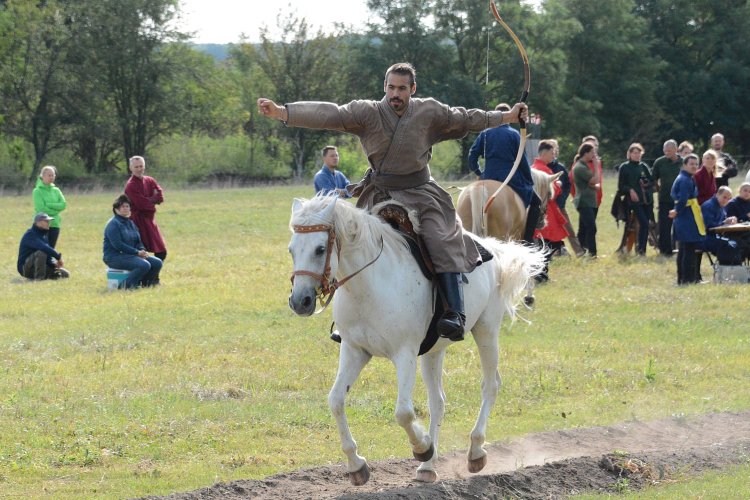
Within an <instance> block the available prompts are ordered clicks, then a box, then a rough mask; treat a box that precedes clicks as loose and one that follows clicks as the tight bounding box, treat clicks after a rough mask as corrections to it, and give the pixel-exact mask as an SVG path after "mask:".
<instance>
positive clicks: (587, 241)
mask: <svg viewBox="0 0 750 500" xmlns="http://www.w3.org/2000/svg"><path fill="white" fill-rule="evenodd" d="M576 210H578V242H579V243H580V244H581V247H583V248H584V249H585V250H587V251H588V252H589V255H591V256H592V257H593V256H595V255H596V215H597V213H598V212H599V209H598V208H576Z"/></svg>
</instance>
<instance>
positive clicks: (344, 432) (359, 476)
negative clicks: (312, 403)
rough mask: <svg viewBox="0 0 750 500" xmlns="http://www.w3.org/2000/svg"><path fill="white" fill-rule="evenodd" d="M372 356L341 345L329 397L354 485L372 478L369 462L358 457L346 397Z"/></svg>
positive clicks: (343, 344)
mask: <svg viewBox="0 0 750 500" xmlns="http://www.w3.org/2000/svg"><path fill="white" fill-rule="evenodd" d="M371 357H372V356H370V355H369V354H367V353H365V352H362V351H360V350H358V349H355V348H353V347H351V346H350V345H349V344H347V343H346V342H343V343H342V344H341V351H340V354H339V371H338V374H336V382H334V384H333V387H332V388H331V392H330V394H328V406H329V408H330V409H331V413H333V417H334V418H335V419H336V427H337V428H338V431H339V437H340V438H341V451H343V452H344V454H345V455H346V461H347V464H346V470H347V471H348V472H349V480H350V481H351V482H352V484H353V485H354V486H362V485H363V484H365V483H366V482H367V480H368V479H370V470H369V469H368V468H367V460H365V459H364V457H360V456H359V455H358V454H357V443H356V441H354V438H353V437H352V434H351V432H350V431H349V424H348V423H347V422H346V408H345V405H346V394H347V393H348V392H349V390H350V389H351V388H352V385H354V382H355V381H356V380H357V377H359V374H360V373H361V372H362V369H363V368H364V367H365V365H367V363H368V362H369V361H370V358H371Z"/></svg>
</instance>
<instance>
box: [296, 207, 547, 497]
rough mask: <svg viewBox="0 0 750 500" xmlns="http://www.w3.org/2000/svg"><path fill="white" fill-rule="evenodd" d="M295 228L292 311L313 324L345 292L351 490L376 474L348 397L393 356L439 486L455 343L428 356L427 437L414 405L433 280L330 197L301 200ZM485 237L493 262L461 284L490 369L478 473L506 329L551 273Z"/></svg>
mask: <svg viewBox="0 0 750 500" xmlns="http://www.w3.org/2000/svg"><path fill="white" fill-rule="evenodd" d="M290 226H291V227H292V229H293V231H294V235H293V236H292V239H291V242H290V243H289V252H290V253H291V254H292V259H293V261H294V272H293V274H292V279H293V288H292V293H291V295H290V296H289V306H290V308H291V309H292V310H293V311H294V312H295V313H297V314H298V315H299V316H310V315H311V314H313V312H314V310H315V307H316V298H321V301H322V294H323V292H331V291H336V289H337V287H338V286H341V288H340V289H338V293H337V294H336V295H335V299H334V300H333V307H334V309H333V317H334V320H335V321H336V325H337V327H338V330H339V334H340V335H341V350H340V357H339V369H338V374H337V375H336V382H335V383H334V385H333V388H332V389H331V392H330V394H329V397H328V404H329V406H330V408H331V412H332V413H333V416H334V417H335V419H336V425H337V427H338V431H339V435H340V437H341V449H342V451H343V452H344V454H345V455H346V458H347V470H348V472H349V478H350V480H351V482H352V483H353V484H354V485H355V486H358V485H362V484H365V483H366V482H367V480H368V479H369V475H370V472H369V469H368V467H367V462H366V460H365V458H364V457H362V456H360V455H358V454H357V444H356V442H355V441H354V439H353V438H352V435H351V433H350V431H349V426H348V424H347V421H346V413H345V408H344V406H345V399H346V395H347V393H348V392H349V390H350V389H351V388H352V386H353V385H354V382H355V381H356V380H357V377H358V376H359V374H360V372H361V371H362V369H363V368H364V367H365V365H367V363H368V362H369V361H370V359H371V358H372V356H379V357H384V358H388V359H390V360H391V362H392V363H393V364H394V366H395V368H396V374H397V377H398V400H397V402H396V412H395V417H396V422H397V423H398V424H399V425H400V426H401V427H403V428H404V430H405V431H406V434H407V436H408V438H409V442H410V443H411V446H412V452H413V454H414V456H415V458H417V460H419V461H421V462H423V463H422V464H421V465H420V467H419V468H418V470H417V474H416V479H417V480H418V481H425V482H433V481H435V480H437V474H436V473H435V458H436V457H435V453H434V451H435V450H436V449H437V444H438V436H439V431H440V425H441V423H442V420H443V415H444V413H445V394H444V392H443V386H442V373H443V358H444V356H445V349H446V348H447V347H448V346H449V345H450V344H451V343H452V342H451V341H450V340H448V339H443V338H440V339H438V341H437V343H436V344H435V345H434V346H433V347H432V349H431V350H430V351H429V352H427V353H426V354H424V355H423V356H422V363H421V367H422V377H423V379H424V382H425V385H426V386H427V393H428V404H429V409H430V428H429V434H426V433H425V432H424V431H423V429H422V428H421V427H420V426H419V425H418V424H417V423H416V421H415V414H414V407H413V405H412V391H413V388H414V383H415V380H416V376H417V355H418V352H419V348H420V344H421V343H422V340H423V339H424V337H425V332H426V331H427V329H428V325H429V323H430V320H431V318H432V315H433V309H434V297H435V294H434V292H433V286H432V284H431V282H430V281H429V280H428V279H427V278H425V277H424V275H423V274H422V272H421V271H420V270H419V266H418V265H417V262H416V261H415V259H414V258H413V257H412V255H411V254H410V252H409V249H408V247H407V245H406V244H405V242H404V239H403V238H402V237H401V236H400V235H399V233H397V232H396V231H395V230H394V229H393V228H391V226H389V225H388V224H385V223H382V222H381V220H380V219H379V218H377V217H375V216H373V215H370V214H368V213H366V212H365V211H363V210H360V209H357V208H355V207H353V206H352V205H351V204H349V203H346V202H343V201H342V202H339V203H337V202H336V198H331V197H317V198H313V199H312V200H297V199H295V200H294V206H293V208H292V218H291V223H290ZM478 239H479V241H481V244H482V245H483V246H484V247H486V248H487V249H488V250H490V251H491V252H492V254H493V256H494V258H493V259H492V260H491V261H489V262H486V263H484V264H483V265H481V266H479V267H477V268H476V270H475V271H474V272H472V273H471V274H469V275H467V277H468V281H469V283H468V284H466V285H464V297H465V303H466V307H465V308H466V330H467V331H469V330H470V331H471V333H472V335H473V336H474V340H475V341H476V344H477V347H478V350H479V356H480V358H481V362H482V371H483V380H482V384H481V388H482V406H481V409H480V411H479V417H478V418H477V421H476V425H475V426H474V429H473V430H472V431H471V446H470V448H469V454H468V461H469V463H468V468H469V471H470V472H479V471H480V470H481V469H482V468H483V467H484V465H485V464H486V462H487V458H486V452H485V450H484V449H483V447H482V445H483V444H484V441H485V428H486V425H487V418H488V416H489V414H490V411H491V410H492V407H493V405H494V404H495V400H496V399H497V395H498V390H499V387H500V385H501V378H500V374H499V372H498V369H497V368H498V336H499V330H500V322H501V320H502V318H503V315H504V314H505V313H508V314H509V315H510V316H511V318H513V317H515V313H516V306H517V304H518V301H519V299H520V297H521V295H522V292H523V290H524V288H525V287H526V284H527V282H528V281H529V280H530V279H531V278H532V277H533V276H535V275H536V274H538V273H539V272H541V269H542V268H543V266H544V257H543V255H542V254H541V253H539V252H537V251H535V250H530V249H527V248H525V247H523V246H520V245H517V244H514V243H500V242H499V241H497V240H495V239H492V238H486V239H481V238H478ZM334 247H335V250H334ZM360 271H361V272H360ZM353 274H354V276H352V275H353ZM334 276H335V277H336V278H338V281H336V279H335V278H334ZM349 278H351V280H350V281H347V280H348V279H349ZM344 281H346V284H345V285H343V282H344Z"/></svg>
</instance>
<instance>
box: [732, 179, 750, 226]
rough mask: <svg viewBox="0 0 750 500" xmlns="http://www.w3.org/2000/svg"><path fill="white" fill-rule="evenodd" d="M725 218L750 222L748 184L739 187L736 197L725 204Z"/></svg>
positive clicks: (749, 192)
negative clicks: (735, 218)
mask: <svg viewBox="0 0 750 500" xmlns="http://www.w3.org/2000/svg"><path fill="white" fill-rule="evenodd" d="M726 209H727V217H737V221H739V222H748V221H750V182H745V183H743V184H742V185H741V186H740V192H739V194H738V195H737V196H735V197H734V198H732V200H731V201H730V202H729V203H727V207H726Z"/></svg>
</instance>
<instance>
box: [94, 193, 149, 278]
mask: <svg viewBox="0 0 750 500" xmlns="http://www.w3.org/2000/svg"><path fill="white" fill-rule="evenodd" d="M112 212H114V214H115V215H114V217H112V218H111V219H109V222H107V227H105V228H104V263H105V264H107V265H108V266H109V267H111V268H112V269H124V270H127V271H130V274H129V275H128V277H127V279H126V280H125V281H123V282H122V284H121V285H120V288H127V289H133V288H138V286H139V285H140V286H154V285H158V284H159V271H161V266H162V261H161V259H159V258H157V257H152V256H150V255H149V254H148V252H146V247H144V246H143V242H142V241H141V234H140V232H139V231H138V228H137V227H136V225H135V223H134V222H133V221H132V220H130V198H128V197H127V195H124V194H123V195H120V196H119V197H118V198H117V199H116V200H115V202H114V203H113V204H112Z"/></svg>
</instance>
